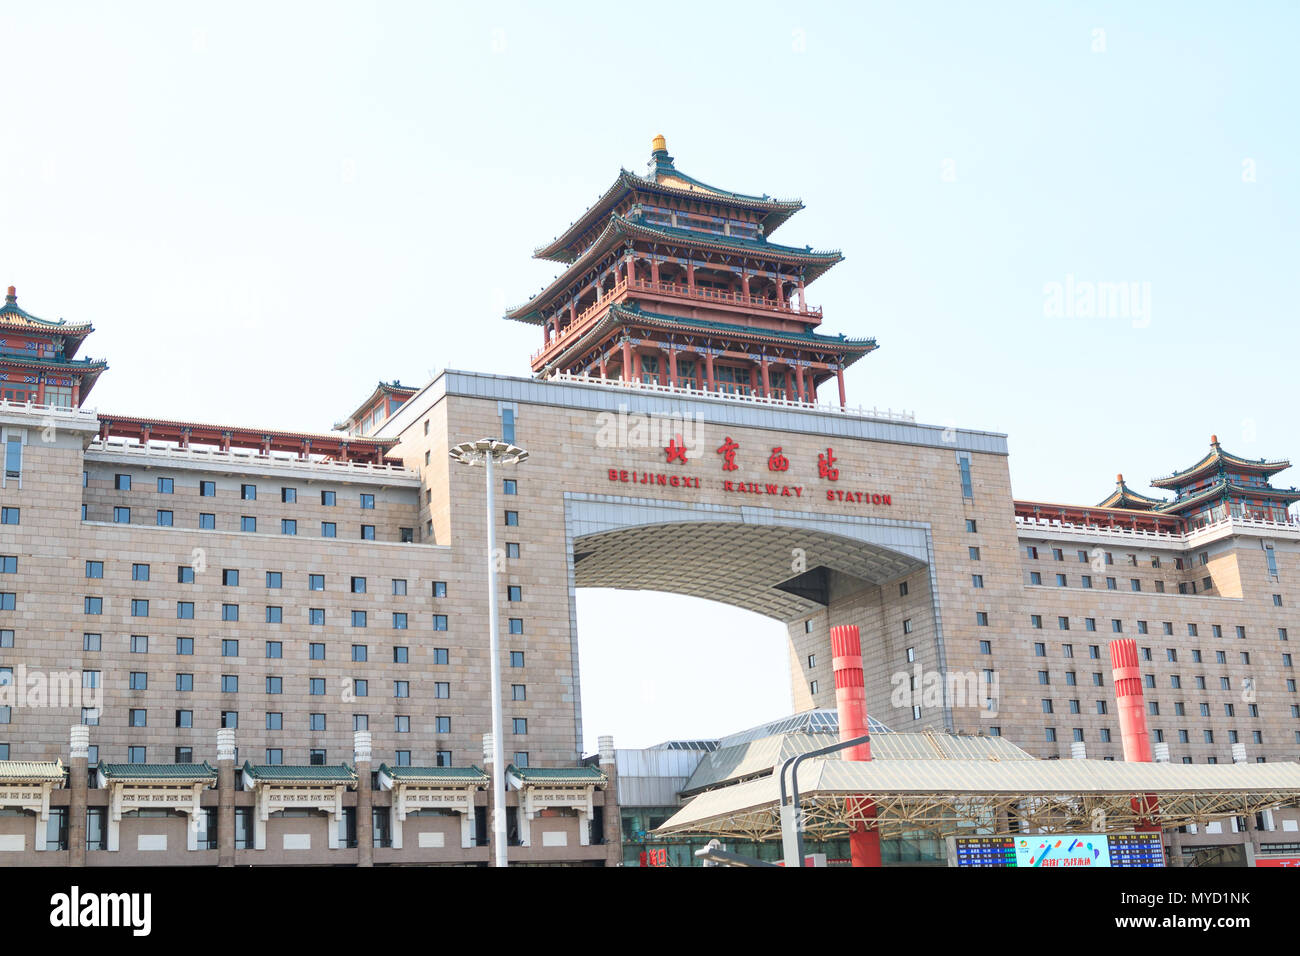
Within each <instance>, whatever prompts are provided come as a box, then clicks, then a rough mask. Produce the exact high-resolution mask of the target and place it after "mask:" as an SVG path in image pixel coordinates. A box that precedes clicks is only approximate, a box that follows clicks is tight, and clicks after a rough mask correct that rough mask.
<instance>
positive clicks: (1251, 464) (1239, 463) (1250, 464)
mask: <svg viewBox="0 0 1300 956" xmlns="http://www.w3.org/2000/svg"><path fill="white" fill-rule="evenodd" d="M1290 467H1291V462H1289V461H1286V460H1279V461H1266V460H1265V459H1263V458H1260V459H1258V460H1252V459H1249V458H1242V457H1241V456H1240V455H1234V454H1232V453H1231V452H1227V451H1224V450H1223V448H1222V446H1221V445H1220V444H1219V438H1218V436H1217V435H1211V436H1210V450H1209V452H1208V453H1207V454H1206V455H1205V457H1204V458H1202V459H1201V460H1200V461H1198V462H1197V463H1196V464H1194V465H1192V466H1191V467H1190V468H1186V469H1184V470H1182V471H1175V472H1174V473H1173V474H1170V475H1165V476H1164V477H1162V478H1155V479H1153V480H1152V481H1151V484H1152V486H1154V487H1156V488H1168V489H1170V490H1173V491H1177V490H1179V489H1181V488H1186V487H1187V486H1188V485H1192V484H1195V483H1196V482H1197V480H1199V479H1200V478H1203V477H1205V476H1206V475H1211V474H1224V473H1226V472H1227V471H1229V470H1233V471H1237V472H1244V473H1246V474H1252V475H1260V476H1267V475H1275V474H1277V473H1278V472H1279V471H1285V470H1286V469H1288V468H1290Z"/></svg>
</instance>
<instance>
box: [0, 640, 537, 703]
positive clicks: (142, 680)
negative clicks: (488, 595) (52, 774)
mask: <svg viewBox="0 0 1300 956" xmlns="http://www.w3.org/2000/svg"><path fill="white" fill-rule="evenodd" d="M313 646H315V645H313ZM510 666H511V667H523V666H524V652H523V651H511V652H510ZM102 679H103V671H95V670H83V671H82V672H81V686H82V687H84V688H96V687H99V686H100V682H101V680H102ZM340 680H341V681H342V682H343V685H344V688H345V690H348V689H350V691H351V693H352V694H353V696H356V697H369V696H370V690H369V688H370V682H369V681H368V680H364V679H362V678H340ZM325 681H326V679H325V678H324V677H309V678H307V686H308V691H307V692H308V693H309V694H310V695H312V696H313V697H323V696H324V695H325V687H326V682H325ZM12 682H13V668H12V667H0V686H6V685H8V684H11V683H12ZM513 686H516V687H523V686H525V685H523V684H517V685H513ZM127 688H128V689H129V690H148V689H149V672H148V671H130V672H128V678H127ZM176 690H177V692H178V693H188V692H189V691H192V690H194V675H193V674H177V675H176ZM283 691H284V679H283V678H281V677H276V676H268V677H267V678H266V693H268V694H280V693H283ZM221 692H222V693H223V694H237V693H239V675H238V674H222V675H221ZM393 696H394V697H410V696H411V684H410V681H405V680H395V681H393ZM433 697H434V698H435V699H438V700H446V699H447V698H449V697H451V683H450V682H449V681H434V682H433ZM514 699H515V700H523V699H524V698H523V697H516V698H514ZM89 709H90V710H93V708H89Z"/></svg>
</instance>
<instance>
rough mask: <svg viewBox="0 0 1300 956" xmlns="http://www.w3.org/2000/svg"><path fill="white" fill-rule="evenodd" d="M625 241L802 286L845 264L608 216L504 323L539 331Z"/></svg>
mask: <svg viewBox="0 0 1300 956" xmlns="http://www.w3.org/2000/svg"><path fill="white" fill-rule="evenodd" d="M629 241H642V242H648V243H656V244H662V245H664V246H667V247H676V248H679V249H689V250H708V251H711V252H714V253H718V254H722V255H734V256H736V257H737V258H738V259H741V260H753V261H756V262H776V263H781V264H783V265H790V266H794V267H799V268H800V270H801V273H802V277H803V281H804V284H805V285H808V284H810V283H812V282H813V281H814V280H816V279H817V278H819V277H820V276H821V275H822V274H823V273H825V272H826V270H828V269H830V268H831V267H832V266H834V265H835V264H836V263H839V262H842V261H843V260H844V256H843V254H842V253H841V252H840V251H839V250H838V249H828V250H815V249H812V248H809V247H804V248H802V249H799V248H796V247H794V246H781V245H777V244H775V243H770V242H759V241H755V240H751V239H738V238H732V237H727V236H714V235H711V234H709V233H703V232H695V231H692V230H690V229H676V228H672V227H667V226H651V225H647V224H646V223H644V222H640V221H637V220H636V219H634V218H628V217H624V216H620V215H617V214H612V215H611V216H610V217H609V222H608V223H607V224H606V226H605V228H604V230H603V231H602V232H601V234H600V236H599V237H598V238H597V239H596V241H595V242H593V243H592V244H591V245H590V246H588V247H587V249H586V250H585V251H584V252H583V253H582V255H581V256H579V257H578V258H577V259H575V260H574V261H573V263H572V265H570V266H569V267H568V268H567V269H565V270H564V271H563V272H561V273H560V274H559V275H558V276H556V277H555V278H554V279H553V280H551V283H550V284H549V285H547V286H546V287H545V288H544V289H542V291H541V292H539V293H538V294H537V295H535V296H533V297H532V298H530V299H529V300H528V301H527V302H524V303H522V304H520V305H516V306H512V307H511V308H508V309H507V310H506V314H505V317H506V318H507V319H514V320H515V321H518V322H528V323H531V324H533V325H542V324H543V323H544V322H545V321H546V317H545V316H544V315H542V312H543V310H544V309H545V308H546V307H547V306H548V305H550V304H551V303H552V301H553V300H554V299H555V298H556V297H557V296H561V295H565V294H567V293H568V291H569V289H570V287H571V286H573V285H574V284H575V283H577V282H578V281H579V280H580V279H581V278H582V277H583V276H584V274H585V273H586V272H587V270H589V269H590V268H591V267H592V264H593V263H595V262H597V261H598V260H599V259H600V258H601V257H603V256H604V255H606V254H607V253H609V252H610V251H611V250H613V249H615V248H617V247H618V246H619V245H620V244H621V243H626V242H629Z"/></svg>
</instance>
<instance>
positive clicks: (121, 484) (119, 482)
mask: <svg viewBox="0 0 1300 956" xmlns="http://www.w3.org/2000/svg"><path fill="white" fill-rule="evenodd" d="M131 482H132V476H131V475H129V474H115V475H114V476H113V488H114V490H116V491H130V490H131ZM157 482H158V484H157V487H158V494H160V495H170V494H172V493H174V492H175V490H176V481H175V479H173V478H158V479H157ZM81 485H82V487H83V488H85V487H89V485H90V472H86V471H83V472H82V473H81ZM216 496H217V483H216V482H215V481H200V482H199V497H200V498H215V497H216ZM239 497H240V499H241V500H243V501H256V500H257V485H254V484H246V485H240V486H239ZM280 501H281V502H282V503H283V504H295V503H297V501H298V489H297V488H295V487H292V486H282V487H281V488H280ZM337 502H338V495H337V493H336V492H333V491H322V492H321V493H320V503H321V504H322V505H324V506H326V507H327V508H332V507H334V506H335V505H336V504H337ZM360 505H361V510H362V511H373V510H374V508H375V496H374V495H373V494H368V493H366V492H362V493H361V494H360Z"/></svg>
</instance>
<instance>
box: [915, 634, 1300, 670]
mask: <svg viewBox="0 0 1300 956" xmlns="http://www.w3.org/2000/svg"><path fill="white" fill-rule="evenodd" d="M1066 630H1069V628H1066ZM1138 651H1139V653H1140V654H1141V655H1142V660H1144V661H1149V660H1153V657H1152V653H1151V648H1149V647H1142V648H1139V649H1138ZM1238 653H1239V654H1240V657H1241V663H1243V664H1249V663H1250V651H1239V652H1238ZM1191 655H1192V656H1191V662H1192V663H1193V664H1201V663H1204V660H1203V658H1202V656H1201V651H1200V648H1192V651H1191ZM1034 656H1035V657H1046V656H1047V644H1045V643H1043V642H1041V641H1040V642H1035V644H1034ZM1061 656H1062V657H1074V645H1073V644H1062V645H1061ZM1088 656H1089V657H1091V658H1093V659H1094V660H1099V659H1100V658H1101V645H1099V644H1089V645H1088ZM1287 658H1289V655H1285V654H1284V655H1283V659H1284V662H1285V660H1286V659H1287ZM908 659H909V660H910V659H911V658H908ZM1165 660H1166V661H1168V662H1170V663H1177V662H1178V649H1177V648H1174V647H1166V648H1165ZM1214 660H1215V663H1216V664H1226V663H1228V652H1227V651H1215V652H1214Z"/></svg>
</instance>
